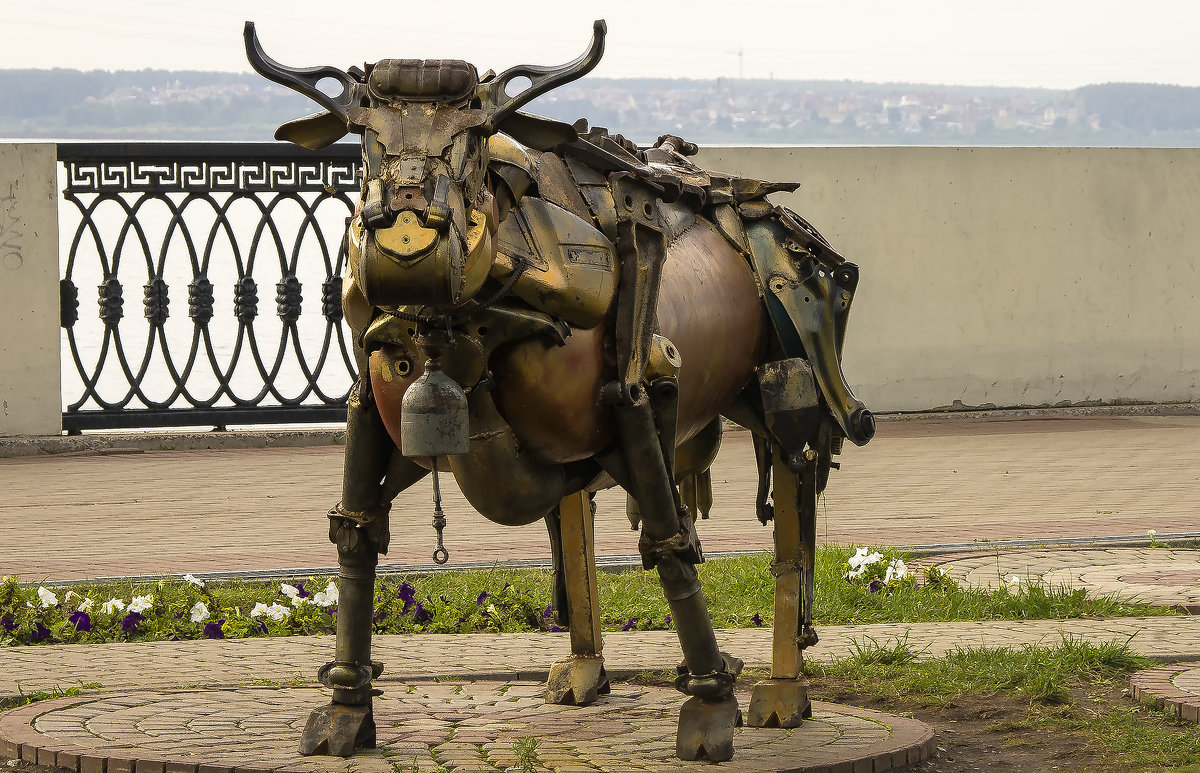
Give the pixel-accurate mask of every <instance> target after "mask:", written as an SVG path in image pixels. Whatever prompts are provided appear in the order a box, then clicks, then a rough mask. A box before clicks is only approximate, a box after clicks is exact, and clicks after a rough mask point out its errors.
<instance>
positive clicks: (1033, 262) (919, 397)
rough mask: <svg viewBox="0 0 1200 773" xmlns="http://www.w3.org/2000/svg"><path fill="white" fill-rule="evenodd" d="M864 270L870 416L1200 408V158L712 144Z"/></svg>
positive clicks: (854, 333) (858, 318)
mask: <svg viewBox="0 0 1200 773" xmlns="http://www.w3.org/2000/svg"><path fill="white" fill-rule="evenodd" d="M698 162H699V163H700V164H701V165H702V166H705V167H706V168H710V169H720V170H723V171H729V172H736V173H739V174H743V175H747V176H757V177H761V178H763V179H768V180H795V181H799V182H802V183H804V185H803V187H802V188H801V189H800V190H799V191H798V192H797V193H796V194H793V195H791V196H777V197H776V199H777V201H779V202H780V203H786V204H787V205H788V206H790V207H791V208H793V209H795V210H796V211H798V212H800V213H801V214H802V215H804V216H805V217H806V218H808V219H809V220H810V221H811V222H812V223H813V224H814V225H815V226H816V227H817V228H818V229H820V230H821V232H822V233H823V234H824V235H825V236H826V237H827V238H828V239H829V240H830V241H831V242H832V243H833V245H834V246H835V247H836V248H838V249H839V251H841V252H842V253H843V254H845V255H846V256H847V257H848V258H849V259H850V260H852V261H854V262H856V263H858V264H859V266H860V268H861V270H862V279H861V283H860V285H859V292H858V295H857V296H856V298H855V304H854V310H853V312H852V314H851V320H850V327H849V331H848V334H847V338H848V340H847V348H846V356H845V363H844V365H845V370H846V375H847V378H848V379H849V381H850V383H851V384H852V385H854V386H855V388H856V391H857V392H858V394H859V396H860V397H861V398H862V399H863V400H864V401H866V402H867V404H868V405H869V406H870V407H871V408H873V409H874V410H879V411H914V410H923V409H931V408H937V407H944V406H950V405H953V404H955V403H956V402H961V403H962V404H964V405H966V406H985V405H996V406H1002V407H1010V406H1039V405H1062V404H1078V403H1088V402H1094V401H1098V402H1104V403H1113V402H1180V401H1186V402H1200V255H1198V253H1200V150H1196V149H1110V148H1072V149H1066V148H898V147H893V148H859V147H844V148H708V149H705V150H703V151H702V152H701V154H700V156H699V158H698Z"/></svg>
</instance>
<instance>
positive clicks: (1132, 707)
mask: <svg viewBox="0 0 1200 773" xmlns="http://www.w3.org/2000/svg"><path fill="white" fill-rule="evenodd" d="M919 654H920V653H915V652H913V651H912V649H911V647H909V646H908V645H907V642H905V641H902V640H896V641H885V642H875V641H870V640H868V641H866V642H863V643H858V644H856V647H855V650H854V652H853V654H852V655H851V657H849V658H846V659H843V660H839V661H837V662H834V663H832V664H828V665H820V664H815V663H810V664H808V666H807V669H806V670H807V671H808V672H809V674H810V675H811V676H812V677H813V679H814V683H813V686H812V691H813V694H814V696H816V695H817V694H819V693H820V692H821V691H822V690H823V689H829V688H834V689H836V690H837V691H838V692H839V696H838V697H839V700H844V697H845V693H846V692H850V693H854V694H857V695H858V696H859V697H860V698H862V697H866V698H874V699H878V700H879V702H881V703H883V704H884V705H885V706H892V707H900V706H906V705H913V704H916V705H918V706H923V707H925V708H927V709H930V710H938V709H940V708H942V707H946V706H952V705H953V704H954V703H955V701H972V700H974V701H978V700H979V699H980V698H983V699H984V700H986V699H987V698H988V697H997V702H998V703H999V702H1000V701H999V697H1004V698H1008V699H1009V701H1008V702H1009V704H1010V705H1011V698H1012V696H1016V695H1019V696H1021V698H1020V701H1019V702H1020V703H1021V704H1023V707H1024V708H1023V709H1022V710H1021V713H1020V714H1019V715H1017V716H1007V717H1004V718H1002V719H999V720H997V721H995V722H992V723H991V724H989V725H987V729H988V730H989V731H991V732H995V733H1001V734H1006V735H1007V734H1011V735H1012V737H1011V738H1007V739H1004V740H1003V741H1002V742H1001V743H1002V745H1004V746H1006V747H1012V748H1020V747H1024V748H1028V747H1029V746H1031V745H1036V744H1035V743H1031V741H1030V739H1031V737H1032V734H1033V733H1034V732H1036V733H1055V734H1069V735H1072V736H1074V737H1075V738H1077V739H1079V742H1080V743H1081V744H1082V747H1083V748H1086V749H1088V750H1090V751H1094V752H1095V753H1096V755H1097V757H1098V758H1100V759H1103V760H1104V761H1105V763H1106V767H1108V768H1109V769H1116V770H1164V769H1180V770H1196V769H1197V768H1196V764H1197V761H1198V760H1200V728H1198V727H1197V726H1196V725H1194V724H1192V723H1188V722H1183V721H1182V720H1181V719H1180V718H1179V717H1178V715H1177V714H1172V713H1169V712H1163V711H1159V710H1156V709H1155V708H1154V706H1153V705H1143V704H1137V703H1134V702H1133V701H1132V700H1130V699H1129V698H1128V697H1124V698H1121V697H1120V687H1121V685H1123V684H1125V680H1126V679H1127V678H1128V676H1129V674H1131V673H1133V672H1134V671H1136V670H1138V669H1140V668H1144V667H1146V666H1147V665H1148V664H1149V661H1148V660H1147V659H1146V658H1144V657H1142V656H1141V655H1138V654H1137V653H1136V652H1134V651H1132V650H1131V649H1130V648H1129V642H1128V640H1126V641H1114V642H1108V643H1103V644H1094V643H1090V642H1087V641H1083V640H1078V639H1073V638H1070V637H1066V638H1064V639H1063V640H1062V642H1061V643H1059V644H1058V645H1057V646H1052V647H1033V646H1025V647H1021V648H1017V649H1003V648H992V647H978V648H974V647H973V648H963V649H958V650H955V651H953V652H950V653H948V654H947V655H945V656H943V657H938V658H930V659H925V660H919V659H918V658H917V656H918V655H919ZM1114 696H1116V697H1114ZM875 705H878V704H875ZM892 710H894V709H892Z"/></svg>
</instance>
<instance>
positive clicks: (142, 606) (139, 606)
mask: <svg viewBox="0 0 1200 773" xmlns="http://www.w3.org/2000/svg"><path fill="white" fill-rule="evenodd" d="M152 606H154V596H153V595H148V596H134V597H133V598H132V599H130V601H129V611H130V612H138V613H141V612H145V611H146V610H147V609H149V608H150V607H152Z"/></svg>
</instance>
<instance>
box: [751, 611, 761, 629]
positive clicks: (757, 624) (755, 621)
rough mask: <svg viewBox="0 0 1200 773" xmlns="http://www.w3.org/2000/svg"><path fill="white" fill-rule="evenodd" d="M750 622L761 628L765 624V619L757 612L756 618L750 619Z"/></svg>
mask: <svg viewBox="0 0 1200 773" xmlns="http://www.w3.org/2000/svg"><path fill="white" fill-rule="evenodd" d="M750 622H752V623H754V624H755V625H756V626H758V627H759V628H761V627H762V624H763V619H762V617H761V616H760V615H759V614H758V613H757V612H755V613H754V617H752V618H750Z"/></svg>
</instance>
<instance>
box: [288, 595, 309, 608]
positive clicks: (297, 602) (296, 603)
mask: <svg viewBox="0 0 1200 773" xmlns="http://www.w3.org/2000/svg"><path fill="white" fill-rule="evenodd" d="M309 603H311V602H310V601H309V600H308V599H306V598H302V597H300V596H292V606H293V607H296V608H297V609H299V608H300V607H302V606H304V605H305V604H309Z"/></svg>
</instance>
